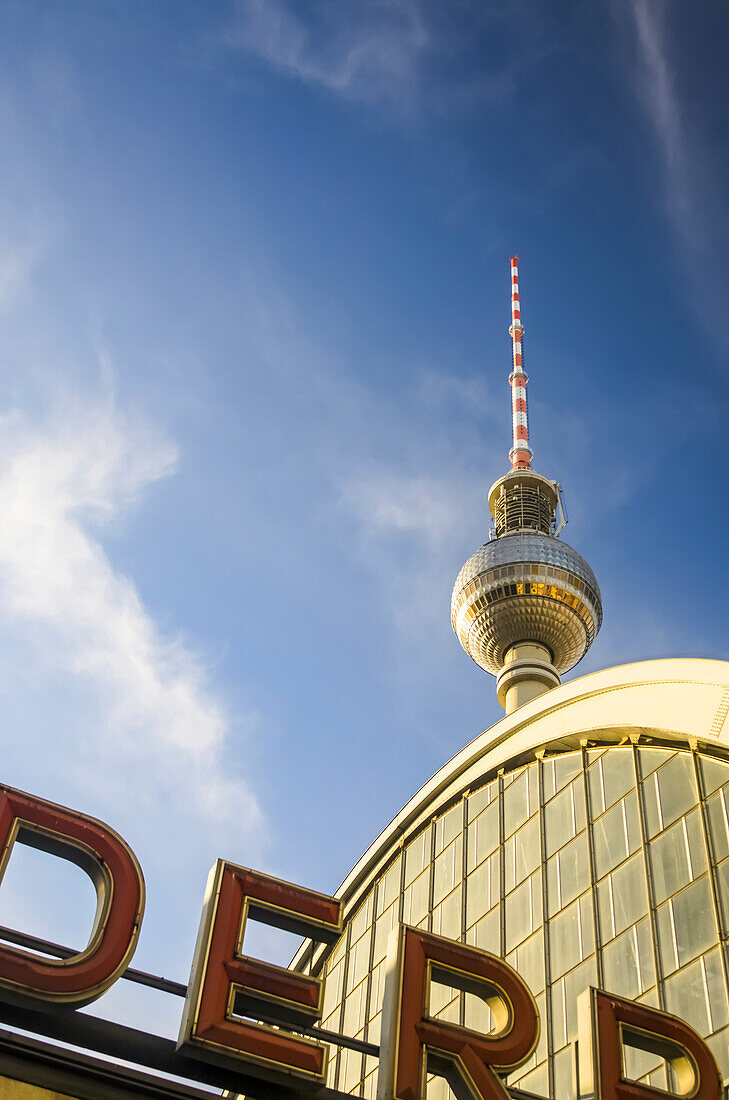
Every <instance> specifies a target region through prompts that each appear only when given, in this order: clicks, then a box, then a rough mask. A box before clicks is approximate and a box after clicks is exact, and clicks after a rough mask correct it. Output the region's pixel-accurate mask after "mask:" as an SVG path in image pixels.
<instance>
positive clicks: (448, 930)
mask: <svg viewBox="0 0 729 1100" xmlns="http://www.w3.org/2000/svg"><path fill="white" fill-rule="evenodd" d="M433 931H434V932H435V934H436V936H446V937H447V938H448V939H449V940H460V938H461V887H460V886H458V887H457V888H456V889H455V890H454V891H453V893H452V894H449V895H448V897H447V898H446V899H445V901H444V902H443V903H442V904H441V905H439V906H438V907H437V908H436V909H434V910H433Z"/></svg>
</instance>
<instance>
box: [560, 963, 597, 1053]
mask: <svg viewBox="0 0 729 1100" xmlns="http://www.w3.org/2000/svg"><path fill="white" fill-rule="evenodd" d="M591 985H597V964H596V962H595V956H594V955H592V956H591V957H590V958H589V959H586V960H585V962H583V963H582V964H581V965H580V966H578V967H577V969H576V970H573V971H572V972H571V973H570V974H568V975H567V977H566V978H565V980H564V990H565V994H564V995H565V1007H566V1014H567V1038H568V1039H570V1040H572V1041H574V1040H575V1039H576V1038H577V1027H578V1019H577V1007H578V1002H579V997H580V994H581V993H584V991H585V990H586V989H587V988H588V986H591Z"/></svg>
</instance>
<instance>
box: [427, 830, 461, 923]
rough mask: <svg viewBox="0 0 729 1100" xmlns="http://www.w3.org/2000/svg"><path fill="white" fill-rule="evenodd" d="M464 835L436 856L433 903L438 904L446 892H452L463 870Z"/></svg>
mask: <svg viewBox="0 0 729 1100" xmlns="http://www.w3.org/2000/svg"><path fill="white" fill-rule="evenodd" d="M462 851H463V837H462V836H461V835H460V834H459V835H458V837H457V838H456V839H455V840H454V841H453V842H452V843H451V844H449V846H448V847H447V848H446V849H445V851H442V852H441V853H440V855H439V856H436V858H435V869H434V878H433V905H434V906H436V905H438V904H439V903H440V902H441V901H442V900H443V898H444V897H445V896H446V894H450V892H451V890H452V889H453V887H454V886H455V885H456V883H457V882H460V881H461V878H462V872H463V857H462Z"/></svg>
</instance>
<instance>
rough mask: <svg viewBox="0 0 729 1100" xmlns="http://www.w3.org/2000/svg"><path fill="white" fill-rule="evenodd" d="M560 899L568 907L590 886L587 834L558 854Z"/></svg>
mask: <svg viewBox="0 0 729 1100" xmlns="http://www.w3.org/2000/svg"><path fill="white" fill-rule="evenodd" d="M557 859H558V861H559V879H560V898H561V903H562V905H563V906H564V905H568V904H569V903H570V902H571V901H572V900H573V898H576V897H577V896H578V894H581V893H582V892H583V891H584V890H585V889H586V888H587V887H588V886H589V885H590V853H589V849H588V846H587V833H586V832H583V833H581V834H580V836H578V837H576V838H575V839H574V840H572V841H570V843H569V844H567V845H566V846H565V847H564V848H563V849H562V850H561V852H559V853H558V855H557Z"/></svg>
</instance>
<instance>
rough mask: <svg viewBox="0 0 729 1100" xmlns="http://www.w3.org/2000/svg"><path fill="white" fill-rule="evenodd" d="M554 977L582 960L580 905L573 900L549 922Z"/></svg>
mask: <svg viewBox="0 0 729 1100" xmlns="http://www.w3.org/2000/svg"><path fill="white" fill-rule="evenodd" d="M549 949H550V959H551V964H552V977H553V978H560V977H561V976H562V975H563V974H565V973H566V972H567V971H568V970H571V969H572V967H573V966H576V965H577V963H578V962H580V961H581V960H582V927H581V916H580V906H579V903H578V902H573V903H572V905H570V906H568V908H567V909H563V910H562V912H561V913H558V914H557V916H556V917H554V918H553V919H552V920H551V921H550V922H549Z"/></svg>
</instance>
